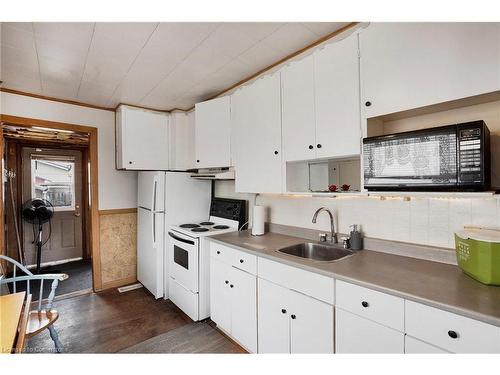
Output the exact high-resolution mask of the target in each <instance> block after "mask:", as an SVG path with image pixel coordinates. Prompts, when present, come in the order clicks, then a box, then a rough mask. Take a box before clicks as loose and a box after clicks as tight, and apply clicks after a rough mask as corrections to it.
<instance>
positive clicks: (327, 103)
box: [314, 33, 361, 158]
mask: <svg viewBox="0 0 500 375" xmlns="http://www.w3.org/2000/svg"><path fill="white" fill-rule="evenodd" d="M314 87H315V96H314V97H315V107H316V145H315V146H316V156H317V157H318V158H325V157H338V156H350V155H359V154H360V152H361V121H360V103H359V97H360V94H359V57H358V35H357V34H356V33H355V34H352V35H350V36H348V37H347V38H345V39H343V40H340V41H337V42H335V43H332V44H329V45H327V46H325V47H324V48H323V49H320V50H318V51H317V52H315V54H314Z"/></svg>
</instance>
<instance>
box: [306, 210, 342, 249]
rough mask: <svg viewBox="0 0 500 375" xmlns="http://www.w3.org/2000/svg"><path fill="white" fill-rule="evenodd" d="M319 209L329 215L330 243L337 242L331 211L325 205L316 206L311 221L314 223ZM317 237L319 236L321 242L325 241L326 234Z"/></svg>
mask: <svg viewBox="0 0 500 375" xmlns="http://www.w3.org/2000/svg"><path fill="white" fill-rule="evenodd" d="M321 211H325V212H326V213H327V214H328V215H329V216H330V241H331V242H332V243H337V233H335V224H334V220H333V214H332V211H330V210H329V209H328V208H326V207H321V208H318V209H317V210H316V212H315V213H314V215H313V218H312V222H313V224H316V219H317V218H318V214H319V213H320V212H321ZM319 238H320V241H321V242H325V241H326V235H324V234H320V235H319Z"/></svg>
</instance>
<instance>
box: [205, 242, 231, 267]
mask: <svg viewBox="0 0 500 375" xmlns="http://www.w3.org/2000/svg"><path fill="white" fill-rule="evenodd" d="M233 251H234V249H231V248H230V247H228V246H225V245H221V244H219V243H216V242H212V241H210V256H211V257H212V258H215V259H218V260H220V261H221V262H224V263H228V264H231V262H232V260H233V255H232V254H233Z"/></svg>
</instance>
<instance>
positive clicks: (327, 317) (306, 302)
mask: <svg viewBox="0 0 500 375" xmlns="http://www.w3.org/2000/svg"><path fill="white" fill-rule="evenodd" d="M290 297H291V298H290V304H289V306H290V352H291V353H333V352H334V350H333V342H334V341H333V322H334V317H333V306H332V305H328V304H326V303H324V302H321V301H318V300H315V299H314V298H311V297H308V296H306V295H303V294H300V293H297V292H293V291H291V292H290Z"/></svg>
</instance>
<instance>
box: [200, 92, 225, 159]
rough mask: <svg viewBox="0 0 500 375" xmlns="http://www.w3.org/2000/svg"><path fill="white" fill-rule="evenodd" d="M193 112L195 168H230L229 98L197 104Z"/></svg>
mask: <svg viewBox="0 0 500 375" xmlns="http://www.w3.org/2000/svg"><path fill="white" fill-rule="evenodd" d="M195 112H196V120H195V124H196V125H195V152H196V163H195V165H196V167H197V168H217V167H229V166H231V97H230V96H224V97H222V98H217V99H212V100H208V101H206V102H202V103H197V104H196V107H195Z"/></svg>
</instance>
